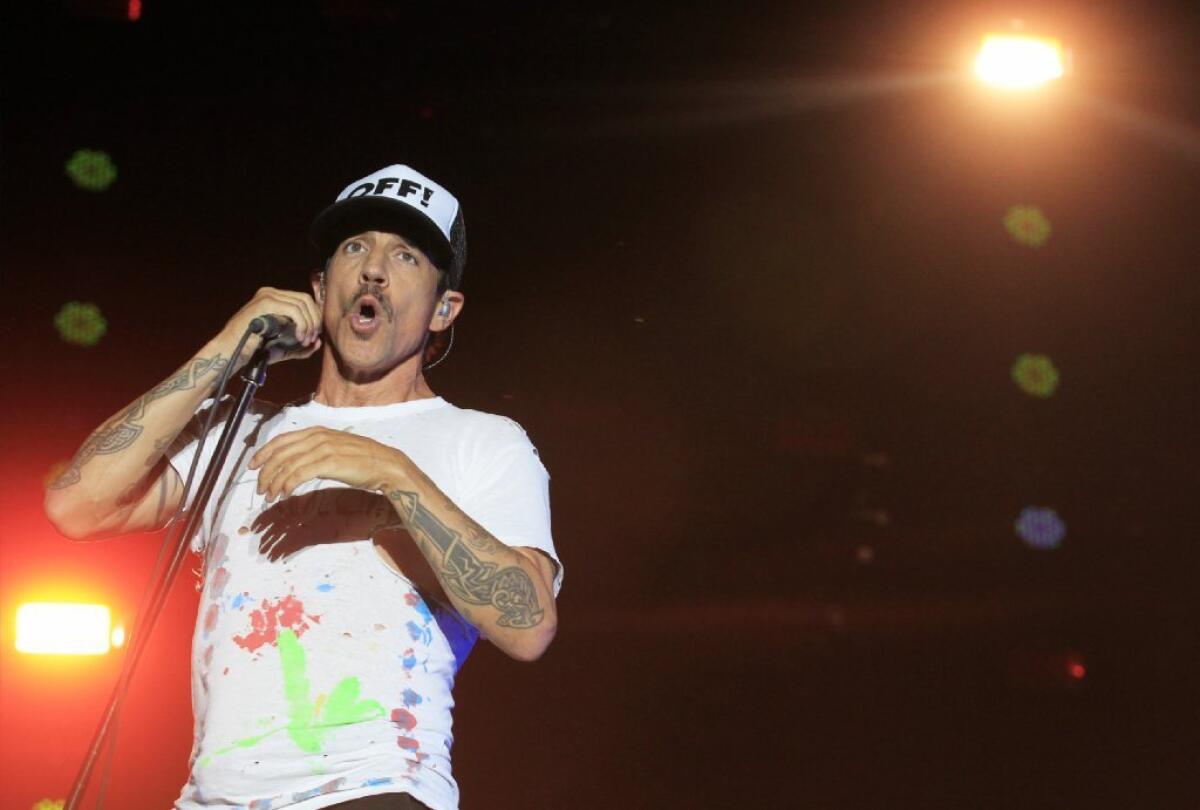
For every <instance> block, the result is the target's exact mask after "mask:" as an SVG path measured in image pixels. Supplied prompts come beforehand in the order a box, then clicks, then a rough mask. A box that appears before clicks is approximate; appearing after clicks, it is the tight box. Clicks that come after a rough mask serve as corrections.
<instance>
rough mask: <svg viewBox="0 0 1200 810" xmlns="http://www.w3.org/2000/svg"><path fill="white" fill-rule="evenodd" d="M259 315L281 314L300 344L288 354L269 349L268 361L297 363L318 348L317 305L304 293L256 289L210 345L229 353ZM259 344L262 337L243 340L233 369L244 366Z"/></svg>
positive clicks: (278, 349)
mask: <svg viewBox="0 0 1200 810" xmlns="http://www.w3.org/2000/svg"><path fill="white" fill-rule="evenodd" d="M260 315H281V316H283V317H285V318H287V319H288V320H290V321H291V322H292V323H294V324H295V325H296V340H297V341H299V342H300V346H299V347H297V348H295V349H292V350H291V351H287V350H284V349H281V348H278V347H277V346H272V347H271V354H270V362H272V363H277V362H279V361H280V360H300V359H303V358H305V357H309V356H311V355H312V354H313V353H314V352H316V351H317V350H318V349H320V348H321V337H320V335H321V310H320V308H319V307H318V306H317V302H316V301H314V300H313V297H312V296H311V295H309V294H308V293H304V292H296V291H294V290H277V289H275V288H274V287H263V288H261V289H259V291H258V292H256V293H255V294H254V297H253V298H251V299H250V301H249V302H248V303H247V304H246V305H245V306H244V307H242V308H241V309H239V310H238V311H237V312H236V313H235V314H234V316H233V317H232V318H230V319H229V321H228V323H226V324H225V328H224V329H222V330H221V333H220V334H219V335H217V337H216V338H215V339H214V343H216V344H218V345H219V346H220V347H221V348H222V349H223V350H224V352H225V354H226V356H228V355H229V354H232V353H233V348H234V347H235V346H236V345H237V342H238V340H240V339H241V337H242V335H243V334H244V333H245V332H246V329H247V328H249V326H250V322H251V321H252V320H254V319H255V318H257V317H259V316H260ZM261 345H262V338H261V337H260V336H258V335H255V336H253V337H251V338H250V339H249V340H247V341H246V346H245V348H244V349H242V354H241V356H240V357H238V358H237V360H236V361H235V363H234V366H235V368H241V367H242V366H243V365H245V364H246V363H247V362H248V361H249V360H250V357H251V356H252V355H253V354H254V352H255V351H256V350H257V349H258V347H259V346H261Z"/></svg>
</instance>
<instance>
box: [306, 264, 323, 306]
mask: <svg viewBox="0 0 1200 810" xmlns="http://www.w3.org/2000/svg"><path fill="white" fill-rule="evenodd" d="M324 277H325V273H324V272H322V271H321V270H313V271H312V272H311V273H309V274H308V282H309V284H311V285H312V291H313V298H315V299H317V303H318V304H320V303H322V301H323V299H324V298H325V284H324V281H325V278H324Z"/></svg>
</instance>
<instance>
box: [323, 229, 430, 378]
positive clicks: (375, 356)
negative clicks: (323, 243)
mask: <svg viewBox="0 0 1200 810" xmlns="http://www.w3.org/2000/svg"><path fill="white" fill-rule="evenodd" d="M325 275H326V279H325V292H324V300H323V301H320V302H319V303H320V304H321V308H322V318H323V326H324V334H325V336H326V339H327V340H328V341H329V342H330V343H331V344H332V346H333V350H334V352H335V353H336V355H337V356H338V358H339V359H340V361H341V365H342V367H343V369H344V371H346V372H350V373H351V374H352V375H354V376H359V375H362V376H365V377H374V376H377V375H380V374H383V373H386V372H388V371H391V370H392V369H393V368H395V367H396V366H398V365H400V364H402V363H404V362H405V361H407V360H410V359H411V358H413V357H414V356H415V357H417V358H418V359H417V362H418V363H419V362H420V355H421V350H422V348H423V347H424V345H425V338H426V335H427V334H428V332H429V330H430V329H431V328H438V327H435V325H434V317H433V316H434V309H435V306H436V304H437V298H438V296H437V283H438V272H437V269H436V268H435V267H434V265H433V264H432V263H431V262H430V261H429V258H428V257H427V256H426V255H425V254H424V253H422V252H421V250H420V249H419V248H417V246H416V245H414V244H413V243H412V242H410V241H409V240H407V239H405V238H404V237H402V236H399V235H397V234H394V233H387V232H384V231H365V232H363V233H360V234H356V235H355V236H351V237H349V238H348V239H345V240H343V241H342V243H341V244H340V245H338V248H337V250H336V251H334V254H333V256H332V257H331V260H330V262H329V269H328V271H326V273H325ZM314 291H316V290H314ZM318 294H319V293H318Z"/></svg>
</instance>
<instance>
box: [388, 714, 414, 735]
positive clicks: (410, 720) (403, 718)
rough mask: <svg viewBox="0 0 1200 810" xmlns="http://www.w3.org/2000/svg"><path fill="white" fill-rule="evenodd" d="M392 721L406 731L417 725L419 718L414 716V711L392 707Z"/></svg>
mask: <svg viewBox="0 0 1200 810" xmlns="http://www.w3.org/2000/svg"><path fill="white" fill-rule="evenodd" d="M392 722H393V723H396V724H397V725H399V726H400V728H402V729H404V730H405V731H412V730H413V729H414V728H416V727H417V718H415V717H413V713H412V712H410V711H409V710H408V709H392ZM402 739H403V738H402Z"/></svg>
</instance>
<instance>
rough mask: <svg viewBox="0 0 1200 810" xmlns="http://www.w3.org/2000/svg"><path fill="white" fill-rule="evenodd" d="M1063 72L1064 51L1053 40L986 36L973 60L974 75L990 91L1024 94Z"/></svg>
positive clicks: (1018, 36) (1011, 35)
mask: <svg viewBox="0 0 1200 810" xmlns="http://www.w3.org/2000/svg"><path fill="white" fill-rule="evenodd" d="M1065 72H1066V70H1065V67H1064V61H1063V49H1062V45H1061V44H1059V42H1058V40H1056V39H1045V38H1041V37H1029V36H1020V35H1016V34H988V35H987V36H985V37H984V38H983V45H982V46H981V47H980V49H979V55H978V56H977V57H975V75H976V76H978V77H979V79H980V81H982V82H984V83H985V84H989V85H991V86H993V87H1000V88H1004V89H1008V90H1025V89H1030V88H1034V87H1038V86H1040V85H1043V84H1045V83H1046V82H1049V81H1053V80H1054V79H1061V78H1062V77H1063V74H1064V73H1065Z"/></svg>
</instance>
